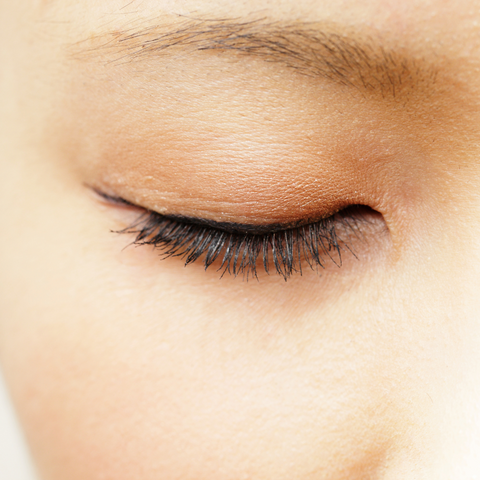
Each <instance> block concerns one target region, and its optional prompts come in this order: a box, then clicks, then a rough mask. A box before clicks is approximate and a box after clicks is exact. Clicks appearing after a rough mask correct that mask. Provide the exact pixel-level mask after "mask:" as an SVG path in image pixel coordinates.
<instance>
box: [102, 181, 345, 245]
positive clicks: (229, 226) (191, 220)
mask: <svg viewBox="0 0 480 480" xmlns="http://www.w3.org/2000/svg"><path fill="white" fill-rule="evenodd" d="M94 191H95V193H97V194H98V195H99V196H100V197H101V198H102V199H104V200H106V201H107V202H108V203H111V204H115V205H119V206H124V207H131V208H137V209H142V210H144V211H145V212H148V213H154V214H157V215H161V216H162V217H164V218H166V219H169V220H172V221H177V222H182V223H187V224H191V225H198V226H203V227H210V228H212V229H215V230H220V231H224V232H227V233H234V234H240V235H242V234H245V235H246V234H250V235H265V234H269V233H276V232H283V231H285V230H292V229H295V228H298V227H301V226H304V225H308V224H310V223H314V222H318V221H320V220H322V218H315V219H311V218H303V219H300V220H297V221H294V222H274V223H267V224H254V223H251V224H247V223H237V222H218V221H215V220H210V219H207V218H201V217H189V216H186V215H165V214H160V213H158V212H155V211H153V210H150V209H148V208H145V207H141V206H139V205H136V204H134V203H132V202H130V201H128V200H125V199H124V198H122V197H118V196H114V195H109V194H106V193H104V192H102V191H100V190H97V189H94ZM335 213H337V212H332V213H331V214H330V215H328V216H327V217H324V218H328V217H330V216H332V215H334V214H335Z"/></svg>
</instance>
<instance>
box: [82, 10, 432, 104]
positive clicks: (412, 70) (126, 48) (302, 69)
mask: <svg viewBox="0 0 480 480" xmlns="http://www.w3.org/2000/svg"><path fill="white" fill-rule="evenodd" d="M339 30H340V31H339ZM89 41H93V42H94V44H95V46H94V47H91V48H89V49H88V50H87V51H85V50H84V51H83V53H84V54H85V53H90V54H91V53H94V54H98V53H99V52H102V51H103V52H105V53H107V54H108V55H109V56H110V60H109V61H108V62H107V63H113V64H116V63H117V64H118V63H123V62H137V61H142V60H149V59H151V58H152V57H159V56H162V55H166V54H167V53H171V54H174V53H175V52H177V53H178V52H181V53H182V54H185V53H193V52H206V51H211V52H216V53H217V54H222V53H226V52H230V53H234V54H238V55H245V56H249V57H257V58H261V59H262V60H264V61H266V62H270V63H279V64H283V65H285V66H287V67H288V68H290V69H292V70H294V71H295V72H297V73H299V74H301V75H306V76H308V77H314V78H318V77H321V78H325V79H328V80H330V81H332V82H335V83H337V84H340V85H343V86H348V87H354V88H356V89H359V90H363V91H367V92H377V93H380V94H381V96H382V97H383V98H385V97H387V96H388V97H392V98H396V97H397V96H400V95H401V96H402V97H404V96H405V95H408V94H410V93H411V92H412V91H414V90H419V89H421V90H425V88H424V87H425V86H427V87H428V88H430V87H431V86H432V85H433V84H434V83H435V79H436V70H435V69H434V68H432V66H431V65H429V64H427V63H426V62H425V61H423V62H419V61H418V60H417V59H416V58H415V57H414V56H413V55H411V54H408V52H405V51H404V50H405V49H403V51H401V49H399V48H397V49H392V48H390V47H387V46H386V45H385V43H384V41H383V40H382V39H380V38H375V37H372V36H368V35H359V34H358V33H355V32H345V31H341V29H339V28H338V27H337V26H332V25H327V24H321V23H318V22H303V23H294V24H285V23H280V22H271V21H268V20H267V19H258V20H253V21H244V22H241V21H238V20H235V19H219V20H202V19H189V18H186V19H185V18H182V19H181V21H179V22H174V23H173V24H172V23H170V24H168V25H167V24H162V23H161V22H159V23H157V24H155V25H150V26H146V27H140V28H138V27H136V28H130V29H123V30H118V29H117V30H114V31H110V32H107V33H102V34H100V35H98V36H96V37H91V38H90V39H89ZM80 43H82V42H80Z"/></svg>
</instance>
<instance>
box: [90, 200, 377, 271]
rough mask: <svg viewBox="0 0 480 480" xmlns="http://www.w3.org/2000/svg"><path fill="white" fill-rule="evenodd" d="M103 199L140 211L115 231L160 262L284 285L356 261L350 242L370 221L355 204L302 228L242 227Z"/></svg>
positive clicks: (365, 209)
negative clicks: (348, 257) (261, 276)
mask: <svg viewBox="0 0 480 480" xmlns="http://www.w3.org/2000/svg"><path fill="white" fill-rule="evenodd" d="M98 193H99V194H100V195H101V196H102V197H103V198H104V199H105V200H107V201H108V202H110V203H115V204H118V205H124V206H130V207H136V208H140V209H141V210H142V211H141V213H140V215H139V217H138V218H137V220H136V221H134V222H133V223H132V224H131V225H130V226H128V227H126V228H124V229H122V230H119V231H117V232H116V233H121V234H131V235H132V234H133V235H134V236H135V237H134V240H133V244H135V245H151V246H153V247H155V249H157V250H158V251H159V253H160V256H161V257H162V258H169V257H179V258H181V259H182V260H184V262H185V266H186V265H190V264H192V263H194V262H202V263H203V266H204V268H205V270H207V269H208V268H215V266H216V269H217V270H218V271H219V272H220V273H221V276H222V277H223V276H224V275H225V274H228V275H233V276H235V277H236V276H242V277H243V278H245V279H247V280H248V279H249V278H257V274H258V272H259V269H263V270H264V271H265V272H266V273H267V274H270V273H274V274H278V275H281V276H282V277H283V278H284V279H285V280H287V279H288V278H290V277H291V276H292V275H294V274H299V275H301V274H302V271H303V269H304V268H309V269H313V270H318V269H319V268H320V269H322V268H325V266H326V264H327V263H328V262H333V263H334V264H335V265H337V266H338V267H340V266H341V265H342V256H343V255H344V254H345V253H347V252H348V253H350V254H353V255H354V256H355V253H354V251H353V247H352V239H354V238H355V239H358V238H360V237H362V232H361V228H360V226H361V224H362V223H364V222H368V221H369V220H368V215H367V213H368V210H369V209H368V208H367V207H363V206H360V205H353V206H350V207H348V208H346V209H344V210H341V211H339V212H337V213H335V214H333V215H331V216H329V217H327V218H323V219H320V220H318V221H315V222H311V223H305V222H303V224H301V223H300V222H297V223H296V224H278V223H275V224H269V225H245V224H237V223H232V222H214V221H211V220H207V219H202V218H190V217H183V216H169V215H161V214H159V213H157V212H154V211H151V210H147V209H144V208H142V207H138V206H136V205H134V204H132V203H130V202H128V201H127V200H124V199H122V198H120V197H112V196H109V195H106V194H103V193H101V192H98Z"/></svg>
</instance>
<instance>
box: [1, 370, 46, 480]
mask: <svg viewBox="0 0 480 480" xmlns="http://www.w3.org/2000/svg"><path fill="white" fill-rule="evenodd" d="M0 480H38V479H37V477H36V476H35V475H34V472H33V468H32V464H31V461H30V458H29V456H28V453H27V448H26V446H25V442H24V440H23V437H22V434H21V432H20V428H19V426H18V423H17V419H16V418H15V414H14V412H13V408H12V405H11V403H10V399H9V398H8V394H7V391H6V389H5V384H4V382H3V378H2V375H1V371H0Z"/></svg>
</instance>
